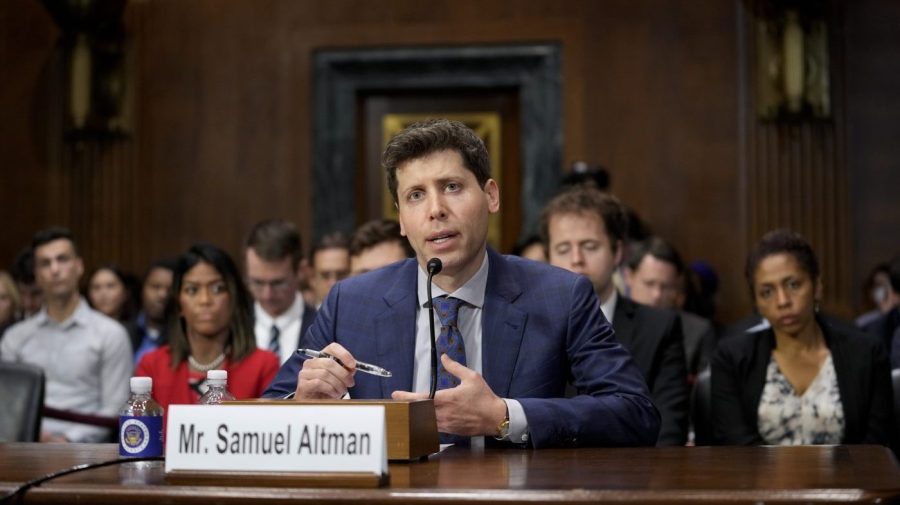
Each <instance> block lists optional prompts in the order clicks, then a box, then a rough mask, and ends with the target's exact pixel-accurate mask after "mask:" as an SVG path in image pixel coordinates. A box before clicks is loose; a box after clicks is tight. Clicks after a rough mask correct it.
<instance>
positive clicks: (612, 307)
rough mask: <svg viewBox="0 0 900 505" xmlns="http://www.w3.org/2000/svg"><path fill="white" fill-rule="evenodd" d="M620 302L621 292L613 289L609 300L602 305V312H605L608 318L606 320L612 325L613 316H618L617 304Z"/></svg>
mask: <svg viewBox="0 0 900 505" xmlns="http://www.w3.org/2000/svg"><path fill="white" fill-rule="evenodd" d="M618 301H619V292H618V291H616V290H615V289H613V290H612V294H611V295H609V299H608V300H606V301H605V302H602V303H600V310H601V311H603V315H604V316H606V320H607V321H609V324H612V322H613V316H614V315H616V303H618Z"/></svg>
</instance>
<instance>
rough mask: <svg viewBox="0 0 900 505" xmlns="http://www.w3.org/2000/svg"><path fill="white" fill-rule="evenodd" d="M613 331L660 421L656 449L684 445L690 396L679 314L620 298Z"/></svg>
mask: <svg viewBox="0 0 900 505" xmlns="http://www.w3.org/2000/svg"><path fill="white" fill-rule="evenodd" d="M613 329H614V330H615V332H616V338H618V339H619V342H621V343H622V345H623V346H625V348H626V349H628V350H629V351H630V352H631V356H632V357H633V358H634V361H635V362H636V363H637V365H638V368H640V369H641V372H642V373H643V374H644V379H645V380H646V381H647V387H648V389H650V395H651V396H652V397H653V403H655V404H656V408H657V409H659V413H660V415H661V417H662V424H661V426H660V430H659V438H658V439H657V442H656V445H684V444H685V442H687V430H688V402H689V398H690V393H689V389H688V383H687V365H686V363H685V357H684V337H683V336H682V332H681V322H680V320H679V318H678V314H677V313H675V312H672V311H668V310H660V309H655V308H652V307H648V306H646V305H641V304H639V303H635V302H634V301H632V300H630V299H628V298H625V297H624V296H619V298H618V300H617V301H616V309H615V312H614V314H613Z"/></svg>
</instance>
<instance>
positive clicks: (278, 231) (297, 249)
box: [244, 219, 303, 269]
mask: <svg viewBox="0 0 900 505" xmlns="http://www.w3.org/2000/svg"><path fill="white" fill-rule="evenodd" d="M244 245H245V246H246V247H248V248H250V249H253V251H254V252H256V254H257V255H259V257H260V258H262V259H263V260H265V261H280V260H282V259H284V258H286V257H288V256H290V258H291V266H292V267H293V268H294V269H296V268H297V265H299V264H300V260H302V259H303V244H302V241H301V239H300V232H299V231H297V226H296V225H295V224H294V223H292V222H290V221H286V220H284V219H267V220H265V221H260V222H258V223H256V224H255V225H254V226H253V228H252V229H251V230H250V233H249V234H248V235H247V240H246V242H245V244H244Z"/></svg>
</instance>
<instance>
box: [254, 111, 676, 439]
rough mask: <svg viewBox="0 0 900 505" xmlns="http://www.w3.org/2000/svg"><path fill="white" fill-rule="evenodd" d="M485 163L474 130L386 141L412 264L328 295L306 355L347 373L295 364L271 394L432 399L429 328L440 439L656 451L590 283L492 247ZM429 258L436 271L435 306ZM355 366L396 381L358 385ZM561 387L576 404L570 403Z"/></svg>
mask: <svg viewBox="0 0 900 505" xmlns="http://www.w3.org/2000/svg"><path fill="white" fill-rule="evenodd" d="M489 160H490V158H489V157H488V154H487V149H486V148H485V145H484V143H483V142H482V141H481V139H479V138H478V136H477V135H475V132H473V131H472V130H470V129H469V128H467V127H466V126H465V125H463V124H462V123H459V122H456V121H448V120H446V119H438V120H429V121H424V122H421V123H416V124H413V125H411V126H410V127H408V128H406V129H405V130H404V131H402V132H401V133H399V134H397V135H396V136H395V137H394V138H393V139H392V140H391V141H390V142H389V143H388V146H387V148H386V150H385V152H384V155H383V158H382V165H383V166H384V167H385V169H386V172H387V178H388V186H389V187H390V191H391V195H392V196H393V199H394V202H395V204H396V205H397V207H398V210H399V217H400V223H401V224H402V227H403V232H404V233H405V234H406V237H407V238H408V239H409V242H410V244H411V245H412V247H413V249H414V250H415V251H416V258H415V259H412V258H410V259H407V260H405V261H402V262H399V263H394V264H392V265H389V266H387V267H383V268H380V269H378V270H375V271H372V272H370V273H368V274H366V275H360V276H356V277H352V278H350V279H347V280H345V281H342V282H340V283H338V284H337V285H335V287H334V288H333V289H332V290H331V293H330V294H329V295H328V297H327V298H326V300H325V303H324V304H323V305H322V309H321V311H320V312H319V313H318V315H317V316H316V320H315V322H313V325H312V326H311V327H310V329H309V331H308V332H307V333H306V334H305V335H304V336H303V347H308V348H312V349H316V350H324V351H326V352H328V353H331V354H332V355H333V356H335V357H337V358H339V359H340V360H342V362H343V365H344V366H340V365H339V364H338V363H337V362H336V361H334V360H332V359H328V358H315V359H305V358H302V357H300V356H299V355H295V356H294V357H292V358H291V359H290V360H288V361H287V363H285V364H284V366H283V367H282V369H281V370H280V371H279V375H278V377H276V379H275V381H273V383H272V385H271V386H270V387H269V390H268V391H267V392H266V396H268V397H283V396H285V395H287V394H292V395H295V396H296V397H297V398H298V399H310V398H340V397H342V396H343V395H344V394H346V393H349V394H350V396H351V397H352V398H359V399H365V398H388V397H391V398H394V399H397V400H413V399H423V398H427V397H428V396H429V390H430V388H431V357H432V352H431V348H430V344H429V340H430V339H429V337H428V335H429V327H430V326H431V324H432V323H433V324H434V325H435V327H436V330H439V331H440V334H439V335H438V337H437V352H438V354H439V355H440V360H439V364H438V366H437V375H438V380H437V383H436V387H437V392H436V394H435V396H434V405H435V415H436V418H437V428H438V431H439V432H440V433H442V434H443V435H442V440H443V441H445V442H450V441H452V442H466V441H467V440H468V437H482V436H484V437H485V438H486V440H487V441H489V442H491V443H493V442H492V441H493V440H494V439H495V438H496V439H498V440H500V441H503V442H506V443H514V444H520V445H521V444H527V445H530V446H532V447H535V448H541V447H551V446H597V445H617V446H621V445H651V444H653V443H655V442H656V438H657V435H658V432H659V413H658V412H657V410H656V408H655V407H654V406H653V403H652V402H651V401H650V399H649V393H648V392H647V386H646V384H645V383H644V380H643V378H642V377H641V373H640V370H639V369H638V368H637V367H636V366H635V364H634V361H633V360H632V358H631V356H630V355H629V353H628V351H626V350H625V349H624V348H623V347H622V346H621V345H620V344H619V343H618V342H617V341H616V339H615V335H614V333H613V330H612V328H611V327H610V326H609V324H608V323H607V322H606V321H605V320H604V319H603V315H602V314H601V313H600V311H599V305H598V303H597V297H596V295H594V292H593V290H592V289H591V286H590V282H588V281H587V279H585V278H584V277H581V276H578V275H574V274H572V273H570V272H566V271H564V270H561V269H558V268H554V267H551V266H548V265H544V264H541V263H537V262H534V261H528V260H523V259H521V258H517V257H515V256H502V255H500V254H498V253H496V252H495V251H493V250H492V249H490V248H488V247H487V230H488V217H489V215H490V214H493V213H496V212H498V211H499V209H500V194H499V189H498V187H497V183H496V182H495V181H494V180H493V179H491V178H490V161H489ZM432 258H438V259H439V260H441V262H442V265H443V268H442V270H441V271H440V272H438V273H437V274H436V275H434V279H433V286H434V289H433V296H434V298H433V300H429V299H428V296H427V294H426V293H427V281H428V275H427V273H426V265H427V264H428V262H429V260H430V259H432ZM432 303H433V304H434V306H435V309H436V310H434V318H432V315H431V314H430V311H429V310H428V309H427V306H428V305H431V304H432ZM356 358H359V359H360V360H362V361H366V362H369V363H374V364H377V365H379V366H382V367H385V368H387V369H388V370H390V371H391V372H392V373H393V376H392V377H389V378H382V377H375V376H372V375H366V374H357V373H355V372H356ZM482 374H483V375H482ZM569 380H571V382H572V383H573V385H574V386H575V388H576V389H577V396H575V397H573V398H564V394H565V389H566V383H567V382H568V381H569Z"/></svg>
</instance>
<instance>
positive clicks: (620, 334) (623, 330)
mask: <svg viewBox="0 0 900 505" xmlns="http://www.w3.org/2000/svg"><path fill="white" fill-rule="evenodd" d="M634 309H635V307H634V302H632V301H631V300H629V299H628V298H625V297H624V296H621V295H620V296H619V298H618V300H617V301H616V309H615V311H613V320H612V324H613V330H614V331H615V332H616V338H617V339H618V340H619V342H620V343H621V344H622V345H624V346H625V347H626V348H627V349H631V348H632V344H633V342H634V328H635V325H634Z"/></svg>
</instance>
